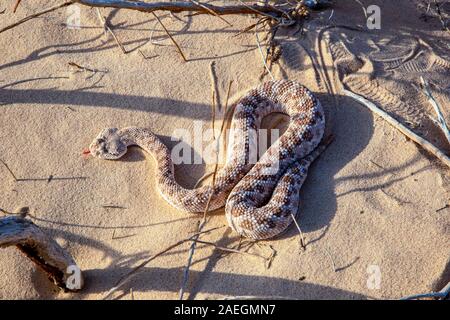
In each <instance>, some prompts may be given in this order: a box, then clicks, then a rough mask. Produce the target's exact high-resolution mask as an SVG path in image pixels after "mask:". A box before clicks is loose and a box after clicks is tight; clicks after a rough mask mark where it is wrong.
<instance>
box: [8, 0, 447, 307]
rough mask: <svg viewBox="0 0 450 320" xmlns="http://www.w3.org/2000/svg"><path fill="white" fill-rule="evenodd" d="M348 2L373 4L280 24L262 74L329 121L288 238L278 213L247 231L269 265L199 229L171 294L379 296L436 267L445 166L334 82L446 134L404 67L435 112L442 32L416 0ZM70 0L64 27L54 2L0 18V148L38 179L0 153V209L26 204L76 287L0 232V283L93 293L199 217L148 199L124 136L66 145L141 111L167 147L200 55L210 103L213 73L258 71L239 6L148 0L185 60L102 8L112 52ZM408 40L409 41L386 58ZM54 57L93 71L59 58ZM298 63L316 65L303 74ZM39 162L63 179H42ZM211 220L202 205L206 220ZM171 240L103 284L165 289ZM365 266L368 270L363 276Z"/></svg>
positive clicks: (138, 120)
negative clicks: (278, 50) (266, 231)
mask: <svg viewBox="0 0 450 320" xmlns="http://www.w3.org/2000/svg"><path fill="white" fill-rule="evenodd" d="M14 2H15V1H12V0H10V1H6V2H4V3H3V2H2V4H1V7H0V11H1V10H3V9H4V8H6V9H7V12H5V13H4V14H2V15H0V19H1V20H0V27H2V26H6V25H7V24H9V23H12V22H14V21H16V20H18V19H19V18H22V17H24V16H26V15H27V14H31V13H33V12H36V11H37V10H38V5H37V4H35V3H34V2H31V1H25V2H23V3H22V4H21V5H20V7H19V10H18V12H17V13H16V15H13V14H12V13H11V8H12V6H13V4H14ZM369 2H370V3H369ZM50 3H56V1H49V5H50ZM362 3H363V4H364V5H365V6H366V7H367V6H368V5H369V4H378V5H379V6H380V7H381V18H382V22H381V30H375V31H370V32H369V31H367V29H364V28H365V27H364V26H365V21H366V18H365V16H364V12H363V10H362V8H361V6H360V5H359V4H358V3H357V2H355V1H338V4H337V5H336V6H335V8H334V12H333V15H332V16H331V19H329V17H330V15H331V11H330V10H327V11H325V12H321V13H317V14H315V15H314V16H313V17H314V19H312V20H311V21H309V22H308V23H307V24H306V25H305V32H304V34H303V35H301V34H299V33H297V34H295V35H294V33H295V31H296V30H295V28H294V29H285V30H280V33H279V35H278V38H279V41H280V42H281V43H282V47H283V57H282V58H281V60H280V61H279V63H278V64H276V65H274V67H273V75H274V77H275V78H277V79H281V78H289V79H294V80H297V81H299V82H301V83H303V84H304V85H306V86H308V87H309V88H310V89H311V90H313V91H314V92H315V93H316V94H317V96H318V97H319V99H320V100H321V101H322V103H323V104H324V105H325V107H326V109H327V114H328V116H329V125H330V126H329V131H331V132H333V134H334V135H335V141H334V142H333V143H332V145H331V146H330V147H329V148H328V149H327V151H326V152H325V153H324V154H323V155H322V156H321V157H320V158H319V160H318V161H317V162H316V163H315V164H314V165H313V166H312V168H311V171H310V174H309V176H308V179H307V182H306V184H305V185H304V187H303V188H302V190H301V194H302V197H303V201H302V203H301V206H300V213H299V217H298V222H299V224H300V227H301V228H302V231H303V232H304V234H305V237H306V241H307V247H306V250H305V251H303V250H301V249H300V246H299V237H298V232H297V230H296V229H295V227H294V226H293V227H291V228H290V229H289V231H288V232H287V233H286V234H284V235H283V236H282V237H281V238H279V239H275V240H271V241H265V242H261V243H260V244H257V245H253V246H251V247H250V248H249V252H253V253H258V254H262V255H265V256H270V255H271V254H272V252H273V250H274V251H275V252H276V256H275V257H274V259H273V262H272V264H271V266H270V268H268V267H267V264H266V263H265V262H264V261H263V260H262V259H261V258H258V257H254V256H250V255H240V254H226V255H224V254H223V253H222V252H220V251H219V250H215V249H213V248H211V247H205V246H203V245H199V246H198V249H197V250H196V253H195V256H194V263H193V266H192V268H191V273H190V278H189V282H188V286H187V288H186V292H187V294H186V296H185V297H186V298H190V299H205V298H210V299H212V298H220V297H224V296H237V295H239V296H240V295H258V296H285V297H293V298H298V299H347V298H348V299H373V298H374V299H379V298H388V299H395V298H399V297H402V296H404V295H409V294H414V293H420V292H428V291H430V290H437V289H441V288H442V287H443V285H444V284H446V283H447V282H448V281H450V271H449V243H450V229H449V228H450V216H449V213H450V211H449V210H450V209H448V208H447V209H442V210H439V209H440V208H443V207H444V206H445V205H446V204H448V203H449V201H450V195H449V192H448V191H449V171H448V169H446V168H445V167H443V166H442V165H440V164H439V161H437V160H436V159H434V158H433V157H432V156H430V155H428V154H426V153H424V152H423V151H421V150H420V149H419V148H418V147H417V146H416V145H415V144H414V143H412V142H411V141H408V140H407V139H406V138H404V137H403V136H402V135H401V134H400V133H399V132H398V131H397V130H395V129H394V128H392V127H391V126H390V125H388V124H387V123H385V121H384V120H382V119H380V118H378V117H376V116H374V115H373V114H372V113H371V112H370V111H368V110H367V109H366V108H365V107H364V106H362V105H360V104H358V103H356V102H355V101H353V100H352V99H350V98H348V97H345V96H343V95H342V93H341V92H340V88H342V85H346V86H347V88H350V89H351V90H354V91H355V92H358V93H359V94H361V95H364V96H366V97H368V98H371V99H372V100H374V102H376V103H377V104H378V105H379V106H381V107H383V108H384V109H385V110H386V111H388V112H390V113H391V114H393V115H394V116H395V117H396V118H398V119H399V120H401V121H402V122H404V123H406V124H408V125H410V126H411V127H413V128H415V130H417V132H418V133H421V134H422V135H424V136H425V137H427V138H430V139H432V140H433V141H434V142H435V143H436V144H437V145H439V146H441V147H442V148H443V149H444V150H447V151H448V145H447V146H446V145H445V140H444V138H443V136H442V135H440V133H439V132H438V131H437V130H435V128H434V129H433V127H432V126H433V125H432V123H431V124H430V121H429V120H427V119H428V116H427V115H428V114H429V115H433V116H434V114H433V113H432V111H431V109H430V106H429V105H428V103H427V102H426V99H424V97H423V96H421V93H420V88H419V87H418V83H419V82H418V81H419V80H418V79H419V76H420V75H422V76H424V77H426V78H427V79H429V80H430V82H431V83H432V85H433V86H432V88H433V90H434V91H433V93H434V94H435V95H436V97H437V99H438V100H439V101H440V103H441V105H443V106H444V108H445V109H444V112H445V113H446V117H447V119H449V120H450V117H449V115H450V112H449V109H448V106H449V103H448V102H449V100H448V88H449V85H450V84H449V76H448V75H449V66H450V64H449V61H450V60H449V59H448V55H449V54H450V52H449V50H448V40H449V35H448V32H447V33H445V31H442V30H441V24H440V22H439V20H437V19H435V18H426V17H425V18H424V17H423V16H422V15H421V14H422V12H423V10H422V9H420V8H418V5H419V4H420V3H421V1H408V0H402V1H395V4H393V3H394V1H392V2H391V1H374V0H371V1H362ZM80 9H81V25H82V26H83V27H82V28H81V29H69V28H67V27H66V26H65V25H64V23H65V22H66V19H67V12H66V11H65V10H60V11H57V12H53V13H50V14H48V15H46V16H44V17H41V18H37V19H34V20H33V21H31V22H29V23H26V24H23V25H21V26H19V27H17V28H15V29H13V30H9V31H7V32H5V33H2V34H1V35H0V38H1V43H2V44H3V45H2V46H1V47H0V103H1V106H0V141H1V143H0V156H1V159H2V160H3V161H5V162H6V163H7V164H8V165H9V167H10V168H11V170H12V171H13V172H14V173H15V175H16V176H17V177H19V178H31V179H32V178H44V180H42V181H40V180H30V181H23V182H15V181H14V180H13V179H12V177H11V176H10V174H9V173H8V171H7V170H6V169H5V168H4V167H3V166H0V175H1V182H0V194H1V197H0V208H2V209H4V210H7V211H15V210H16V209H17V208H19V207H22V206H28V207H30V210H31V215H32V220H33V221H34V222H35V223H36V224H38V225H39V226H41V227H42V228H43V229H44V230H45V231H46V232H47V233H48V234H50V235H51V236H53V237H54V238H55V239H56V240H57V241H58V243H60V244H61V245H62V246H63V247H64V248H66V249H67V250H68V251H69V252H70V253H71V254H72V255H73V257H74V258H75V260H76V261H77V263H78V264H79V266H80V267H81V268H82V270H83V271H84V275H85V278H86V285H85V287H84V289H83V290H82V291H81V292H79V293H76V294H68V293H62V292H59V291H58V290H57V289H55V287H54V286H53V285H52V284H51V283H49V281H48V280H47V279H46V277H45V275H44V274H43V273H42V272H41V271H40V270H37V269H36V268H35V266H34V265H33V264H32V263H31V262H30V261H29V260H28V259H27V258H25V257H24V256H22V255H21V254H20V253H19V252H18V250H16V249H15V248H7V249H2V250H0V298H3V299H29V298H32V299H42V298H47V299H53V298H55V299H99V298H102V297H103V296H104V295H105V293H106V292H107V291H108V290H109V289H110V288H111V287H112V286H113V285H114V283H115V282H116V281H117V280H118V279H119V278H120V277H121V276H123V275H125V274H126V273H127V272H129V271H130V270H131V269H132V268H133V267H134V266H136V265H137V264H138V263H139V262H140V261H142V259H144V258H145V257H148V256H150V255H151V254H152V253H156V252H158V251H159V250H161V249H162V248H164V247H166V246H168V245H170V244H172V243H174V242H176V241H178V240H179V239H181V238H184V237H187V236H188V235H189V234H190V233H192V232H194V231H195V230H196V228H197V224H198V222H199V220H200V218H201V217H200V216H198V215H189V214H183V213H180V212H178V211H177V210H176V209H174V208H173V207H171V206H170V205H169V204H167V203H166V202H165V201H164V200H163V199H162V198H161V196H160V195H159V193H158V192H157V190H156V189H155V181H154V168H155V163H154V162H153V160H152V159H151V158H149V157H147V156H146V155H145V154H144V153H143V152H142V151H140V150H139V149H137V148H133V149H132V150H131V152H129V154H128V155H127V156H126V157H125V159H124V160H123V161H116V162H105V161H100V160H97V159H94V158H92V157H83V156H82V155H81V150H82V149H83V148H85V147H87V146H88V145H89V143H90V141H91V140H92V139H93V138H94V137H95V136H96V135H97V133H98V132H99V131H100V130H101V129H102V128H105V127H109V126H112V127H118V128H120V127H124V126H130V125H136V126H143V127H148V128H151V129H152V130H153V131H154V132H156V133H157V134H158V135H159V136H160V137H161V138H162V139H163V141H164V142H165V143H167V144H168V145H170V146H174V145H175V144H176V141H171V138H170V137H171V136H173V133H174V130H175V129H178V128H187V129H189V130H191V131H192V130H193V128H194V121H203V123H204V128H205V129H206V128H208V127H209V125H210V119H211V106H210V105H211V89H210V88H211V82H210V77H209V68H210V67H209V66H210V63H211V62H212V61H215V63H216V74H217V79H218V85H217V87H218V90H219V91H218V92H219V100H220V102H221V104H222V105H224V104H225V98H226V92H227V87H228V83H229V81H230V80H232V81H233V85H232V87H231V93H232V95H233V96H234V97H239V95H240V94H242V92H244V91H245V90H248V89H249V88H251V87H253V86H255V85H257V84H258V83H259V82H260V79H259V76H260V74H261V72H262V71H263V66H262V62H261V57H260V53H259V51H258V48H257V46H256V41H255V35H254V33H253V32H249V33H245V34H242V35H239V36H236V37H233V35H234V34H236V33H237V32H239V31H240V30H242V29H243V28H244V27H246V26H248V25H250V24H251V23H254V19H252V18H249V17H240V16H233V17H231V16H229V17H226V19H227V20H229V21H230V22H231V23H232V24H233V26H232V27H229V26H227V25H226V24H225V23H224V22H223V21H220V20H218V19H217V18H215V17H209V16H196V17H185V16H184V15H183V14H179V15H178V17H179V19H175V18H172V17H170V16H169V15H168V14H163V13H161V14H160V16H161V18H162V20H163V22H164V24H165V25H166V26H167V28H168V29H169V30H170V31H171V32H172V33H173V35H174V37H175V39H176V41H177V42H178V43H179V44H180V45H181V47H182V50H183V51H184V53H185V54H186V56H187V58H188V59H189V62H187V63H185V62H183V61H182V59H181V57H180V56H179V54H178V53H177V51H176V48H175V47H174V46H173V45H172V43H171V42H170V40H169V39H168V38H167V36H166V35H165V33H164V32H163V31H162V30H161V28H160V26H159V25H157V24H156V23H155V21H154V19H153V17H152V16H151V15H146V14H143V13H135V12H126V11H123V10H122V11H118V10H107V9H105V10H102V12H103V14H104V15H105V16H107V19H108V21H110V23H111V25H113V26H114V30H115V31H116V34H117V36H118V38H119V39H121V41H122V42H123V44H124V46H125V48H126V50H128V51H129V53H128V54H123V53H122V52H121V50H120V49H119V48H118V47H117V45H116V44H115V42H114V40H113V39H112V38H111V37H109V36H106V35H105V34H104V32H103V29H102V28H100V27H99V21H98V18H97V14H96V11H95V10H94V9H89V8H86V7H80ZM421 10H422V11H421ZM342 25H348V26H355V25H362V26H363V29H364V30H363V31H351V30H347V29H343V28H341V27H339V26H342ZM327 26H333V27H330V28H325V27H327ZM324 28H325V29H324ZM321 30H322V31H321ZM152 34H153V38H152V39H153V40H154V43H152V42H149V38H150V36H151V35H152ZM260 36H261V37H262V36H263V35H262V34H261V35H260ZM418 39H420V40H418ZM5 44H6V45H5ZM427 44H428V45H427ZM414 46H418V47H417V48H416V47H414ZM446 46H447V47H446ZM377 48H378V49H377ZM305 49H306V50H305ZM412 50H416V52H415V53H414V52H413V53H412V54H411V57H412V58H411V59H410V60H408V61H405V60H402V57H403V56H407V55H408V54H409V53H411V52H412ZM307 52H308V53H309V54H308V53H307ZM342 52H344V54H343V53H342ZM419 52H422V53H420V54H418V53H419ZM143 56H145V57H147V59H144V57H143ZM311 57H312V58H313V60H311ZM312 61H314V63H313V62H312ZM361 61H363V62H364V63H361ZM436 61H437V62H436ZM69 62H75V63H77V64H78V65H81V66H85V67H88V68H90V69H95V70H97V72H95V73H92V72H84V73H83V72H74V68H73V67H70V66H69V65H68V63H69ZM313 65H320V66H321V68H319V69H320V70H319V71H318V72H319V74H317V73H315V71H314V68H313ZM321 70H325V71H321ZM268 79H269V77H268V76H266V77H265V78H264V80H268ZM392 97H394V98H392ZM395 99H398V100H399V101H398V100H395ZM220 115H221V113H220V112H218V117H220ZM278 118H279V117H278ZM278 120H279V119H277V118H276V117H275V118H274V117H273V118H272V119H268V124H266V125H267V126H270V125H271V124H275V123H278ZM433 130H434V131H433ZM445 148H447V149H445ZM195 151H196V152H199V151H201V150H195ZM211 170H212V166H209V165H208V166H206V165H180V166H177V167H176V174H177V179H178V181H179V182H180V183H181V184H182V185H184V186H189V187H192V186H194V184H195V182H196V181H197V180H198V179H199V178H200V177H201V176H202V175H203V174H204V173H205V172H210V171H211ZM49 175H53V176H54V177H55V178H57V177H79V178H75V179H67V180H58V179H53V180H52V181H51V182H47V181H46V180H45V178H47V177H48V176H49ZM105 205H117V206H122V207H124V208H123V209H114V208H104V207H102V206H105ZM225 224H226V220H225V218H224V214H223V210H219V211H217V212H215V213H214V214H212V215H211V219H210V220H209V221H208V223H207V226H208V227H215V226H221V225H225ZM204 239H205V240H208V241H212V242H216V243H217V244H218V245H220V246H223V247H234V246H236V245H237V244H238V243H239V237H238V236H237V235H236V234H235V233H233V232H231V230H230V229H228V228H225V227H224V228H221V229H219V230H217V231H214V232H212V233H211V234H209V235H208V236H205V237H204ZM244 245H250V244H249V243H248V242H245V241H244ZM188 249H189V244H185V245H183V246H181V247H179V248H178V249H176V250H174V251H172V252H170V253H169V254H166V255H164V256H163V257H161V258H159V259H157V260H155V261H153V262H152V263H151V264H150V265H148V266H147V267H146V268H144V270H143V271H141V272H140V273H138V274H136V276H135V277H134V278H133V279H132V280H131V281H130V282H128V283H127V284H126V285H124V286H123V287H122V288H121V290H119V291H118V292H117V294H116V295H115V298H122V299H129V298H130V297H131V295H130V294H129V293H130V289H132V290H133V293H134V298H135V299H176V298H177V297H178V290H179V288H180V284H181V282H182V278H183V268H184V266H185V265H186V261H187V257H188ZM377 271H379V275H380V276H381V277H380V278H379V286H376V285H375V286H373V285H371V284H377V282H376V281H375V282H373V279H374V278H373V277H374V276H375V273H377Z"/></svg>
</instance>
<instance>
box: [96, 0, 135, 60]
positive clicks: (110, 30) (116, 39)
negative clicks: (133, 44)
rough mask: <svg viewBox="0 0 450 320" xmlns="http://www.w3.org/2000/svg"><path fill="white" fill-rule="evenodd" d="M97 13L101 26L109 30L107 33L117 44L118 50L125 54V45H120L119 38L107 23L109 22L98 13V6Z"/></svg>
mask: <svg viewBox="0 0 450 320" xmlns="http://www.w3.org/2000/svg"><path fill="white" fill-rule="evenodd" d="M97 15H98V18H99V20H100V22H101V23H102V25H103V28H104V29H105V30H108V31H109V33H110V34H111V35H112V37H113V39H114V41H115V42H116V43H117V45H118V46H119V48H120V50H122V52H123V53H124V54H127V53H128V52H127V50H125V47H124V46H123V45H122V43H121V42H120V41H119V38H117V36H116V34H115V33H114V31H113V30H112V28H111V26H110V25H109V23H108V22H107V21H106V20H105V18H104V17H103V16H102V14H101V13H100V9H99V8H97Z"/></svg>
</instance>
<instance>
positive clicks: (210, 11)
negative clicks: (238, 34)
mask: <svg viewBox="0 0 450 320" xmlns="http://www.w3.org/2000/svg"><path fill="white" fill-rule="evenodd" d="M189 1H191V2H192V3H194V4H196V5H197V6H199V7H202V8H204V9H205V10H207V11H208V12H209V13H210V14H212V15H214V16H216V17H217V18H219V19H220V20H222V21H223V22H225V23H226V24H227V25H229V26H230V27H232V26H233V25H232V24H231V23H229V22H228V21H227V20H226V19H224V18H222V17H221V16H220V15H219V14H218V13H217V12H215V11H214V10H213V9H211V8H208V7H207V6H205V5H204V4H202V3H200V2H198V1H195V0H189Z"/></svg>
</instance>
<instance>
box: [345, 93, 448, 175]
mask: <svg viewBox="0 0 450 320" xmlns="http://www.w3.org/2000/svg"><path fill="white" fill-rule="evenodd" d="M342 92H343V93H344V94H345V95H347V96H349V97H351V98H353V99H355V100H356V101H358V102H359V103H361V104H363V105H364V106H366V107H367V108H368V109H369V110H370V111H372V112H373V113H375V114H377V115H379V116H380V117H382V118H383V119H384V120H386V121H387V122H388V123H389V124H390V125H392V126H393V127H394V128H396V129H397V130H399V131H400V132H401V133H403V134H404V135H405V136H407V137H408V138H409V139H411V140H412V141H414V142H415V143H417V144H418V145H420V146H421V147H422V148H424V149H425V150H427V151H428V152H430V153H432V154H433V155H434V156H436V158H438V159H439V160H441V161H442V162H443V163H444V164H445V165H447V167H449V168H450V157H448V156H447V155H446V154H445V153H444V152H443V151H441V150H439V149H438V148H437V147H436V146H435V145H433V144H432V143H430V142H429V141H427V140H425V139H423V138H422V137H420V136H418V135H417V134H415V133H414V132H412V131H411V130H410V129H408V128H407V127H405V126H404V125H403V124H401V123H400V122H398V121H397V120H395V119H394V118H393V117H391V116H390V115H389V114H387V113H386V112H385V111H383V110H381V109H380V108H378V107H377V106H376V105H375V104H374V103H373V102H371V101H369V100H367V99H366V98H364V97H362V96H360V95H358V94H356V93H354V92H352V91H349V90H346V89H342Z"/></svg>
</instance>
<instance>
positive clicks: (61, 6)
mask: <svg viewBox="0 0 450 320" xmlns="http://www.w3.org/2000/svg"><path fill="white" fill-rule="evenodd" d="M72 3H73V2H72V1H68V2H64V3H61V4H59V5H56V6H54V7H50V8H48V9H45V10H43V11H40V12H37V13H34V14H32V15H29V16H27V17H25V18H23V19H21V20H19V21H17V22H15V23H13V24H10V25H9V26H6V27H4V28H2V29H0V33H2V32H5V31H6V30H9V29H12V28H14V27H17V26H18V25H21V24H22V23H25V22H27V21H29V20H31V19H34V18H37V17H39V16H42V15H44V14H46V13H49V12H52V11H55V10H58V9H60V8H63V7H67V6H70V5H71V4H72Z"/></svg>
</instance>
